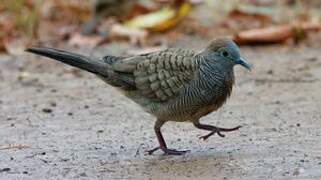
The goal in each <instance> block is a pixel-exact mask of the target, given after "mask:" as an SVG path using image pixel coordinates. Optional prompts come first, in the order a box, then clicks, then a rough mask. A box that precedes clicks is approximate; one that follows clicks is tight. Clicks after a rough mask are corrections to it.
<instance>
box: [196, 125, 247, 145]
mask: <svg viewBox="0 0 321 180" xmlns="http://www.w3.org/2000/svg"><path fill="white" fill-rule="evenodd" d="M241 127H242V126H237V127H234V128H230V129H228V128H216V129H214V130H213V131H212V132H210V133H208V134H207V135H205V136H201V137H200V139H202V140H204V141H205V140H206V139H208V138H209V137H211V136H212V135H214V134H215V133H216V134H217V135H219V136H220V137H225V135H224V134H222V133H221V132H230V131H236V130H238V129H240V128H241Z"/></svg>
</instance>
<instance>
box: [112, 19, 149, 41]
mask: <svg viewBox="0 0 321 180" xmlns="http://www.w3.org/2000/svg"><path fill="white" fill-rule="evenodd" d="M147 36H148V32H147V31H146V30H143V29H137V28H130V27H127V26H123V25H120V24H114V25H113V26H112V27H111V29H110V32H109V37H111V38H115V37H124V38H128V39H129V40H130V41H131V43H134V44H135V43H141V44H145V40H146V37H147Z"/></svg>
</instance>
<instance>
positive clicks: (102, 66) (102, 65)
mask: <svg viewBox="0 0 321 180" xmlns="http://www.w3.org/2000/svg"><path fill="white" fill-rule="evenodd" d="M26 51H28V52H31V53H35V54H38V55H42V56H46V57H49V58H52V59H55V60H58V61H61V62H63V63H66V64H69V65H71V66H75V67H78V68H81V69H84V70H86V71H89V72H91V73H94V74H96V75H97V76H98V77H100V78H101V79H102V80H104V81H105V82H106V83H108V84H110V85H112V86H114V87H116V88H117V89H119V90H120V91H121V92H122V93H123V94H124V95H125V96H127V97H128V98H130V99H132V100H133V101H134V102H136V103H137V104H139V105H140V106H142V107H143V109H144V110H145V111H146V112H148V113H150V114H152V115H153V116H155V117H156V119H157V120H156V122H155V125H154V130H155V133H156V136H157V139H158V142H159V147H157V148H154V149H152V150H150V151H148V152H149V154H152V153H153V152H154V151H156V150H158V149H161V150H162V151H163V152H164V153H165V154H168V155H181V154H184V153H186V152H187V151H178V150H175V149H168V148H167V145H166V143H165V140H164V138H163V135H162V133H161V127H162V126H163V125H164V123H165V122H167V121H177V122H184V121H188V122H192V123H193V124H194V126H195V127H196V128H199V129H203V130H207V131H210V133H209V134H207V135H205V136H202V137H201V138H202V139H204V140H205V139H207V138H208V137H210V136H212V135H213V134H215V133H216V134H218V135H219V136H221V137H224V134H222V132H230V131H235V130H238V129H239V128H240V127H241V126H237V127H234V128H220V127H215V126H211V125H206V124H202V123H200V118H201V117H202V116H205V115H207V114H209V113H211V112H212V111H216V110H217V109H218V108H220V107H221V106H222V105H223V104H224V102H225V101H226V99H227V98H228V97H229V96H230V94H231V92H232V87H233V84H234V73H233V67H234V65H236V64H239V65H242V66H244V67H245V68H247V69H248V70H251V67H250V65H249V64H248V63H247V62H246V61H245V60H244V59H243V58H242V57H241V55H240V50H239V48H238V46H237V45H236V44H235V43H234V42H233V41H232V40H230V39H228V38H219V39H215V40H213V41H212V43H210V45H209V46H208V47H206V48H205V49H204V50H202V51H200V52H194V51H192V50H185V49H167V50H163V51H159V52H152V53H147V54H141V55H137V56H131V57H116V56H105V57H103V58H102V60H101V59H95V58H93V57H86V56H82V55H79V54H75V53H71V52H66V51H62V50H58V49H53V48H42V47H39V48H38V47H35V48H30V49H27V50H26Z"/></svg>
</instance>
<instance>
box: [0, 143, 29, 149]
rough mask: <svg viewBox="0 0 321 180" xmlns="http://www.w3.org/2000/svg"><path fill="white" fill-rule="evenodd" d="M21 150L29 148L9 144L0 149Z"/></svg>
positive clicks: (22, 145)
mask: <svg viewBox="0 0 321 180" xmlns="http://www.w3.org/2000/svg"><path fill="white" fill-rule="evenodd" d="M23 148H30V146H28V145H24V144H9V145H8V146H5V147H1V148H0V150H5V149H23Z"/></svg>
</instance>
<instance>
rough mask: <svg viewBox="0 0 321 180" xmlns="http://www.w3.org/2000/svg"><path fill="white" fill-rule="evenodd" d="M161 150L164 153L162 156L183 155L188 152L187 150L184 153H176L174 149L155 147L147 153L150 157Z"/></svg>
mask: <svg viewBox="0 0 321 180" xmlns="http://www.w3.org/2000/svg"><path fill="white" fill-rule="evenodd" d="M159 149H161V150H162V151H163V152H164V155H184V154H185V153H187V152H190V151H189V150H185V151H178V150H175V149H167V148H163V147H156V148H154V149H151V150H149V151H147V152H148V155H152V154H153V153H154V152H155V151H157V150H159Z"/></svg>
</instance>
